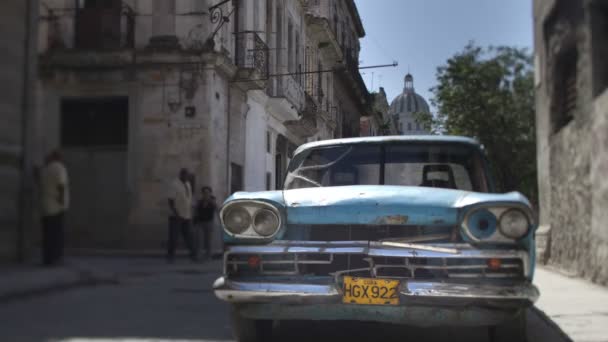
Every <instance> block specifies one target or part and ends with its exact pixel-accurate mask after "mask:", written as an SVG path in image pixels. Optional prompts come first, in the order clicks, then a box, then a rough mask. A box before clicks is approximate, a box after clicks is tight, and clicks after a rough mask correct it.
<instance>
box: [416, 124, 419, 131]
mask: <svg viewBox="0 0 608 342" xmlns="http://www.w3.org/2000/svg"><path fill="white" fill-rule="evenodd" d="M416 130H417V131H419V130H420V123H419V122H416Z"/></svg>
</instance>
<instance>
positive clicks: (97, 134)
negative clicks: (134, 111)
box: [61, 97, 129, 147]
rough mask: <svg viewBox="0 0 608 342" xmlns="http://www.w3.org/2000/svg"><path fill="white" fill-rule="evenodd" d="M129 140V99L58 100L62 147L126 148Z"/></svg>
mask: <svg viewBox="0 0 608 342" xmlns="http://www.w3.org/2000/svg"><path fill="white" fill-rule="evenodd" d="M128 140H129V98H128V97H105V98H64V99H62V100H61V145H62V146H64V147H99V146H126V145H127V143H128Z"/></svg>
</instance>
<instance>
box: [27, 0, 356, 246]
mask: <svg viewBox="0 0 608 342" xmlns="http://www.w3.org/2000/svg"><path fill="white" fill-rule="evenodd" d="M40 12H41V13H42V14H43V15H44V20H42V21H41V22H40V30H39V52H40V59H39V63H40V77H39V81H38V84H37V87H36V90H37V96H38V102H37V109H38V111H37V113H38V115H37V119H36V125H37V126H38V127H40V128H43V130H44V132H45V134H42V135H40V136H39V137H38V141H37V143H38V145H39V146H44V147H45V150H48V149H50V148H53V147H61V148H62V150H63V151H64V154H65V156H66V163H67V166H68V169H69V172H70V175H71V179H72V199H73V201H72V203H73V205H72V210H71V211H70V214H69V215H68V219H67V229H68V245H69V246H72V247H96V248H104V247H108V248H156V247H160V246H161V245H162V243H163V242H164V240H165V236H166V221H167V214H168V210H167V200H166V193H167V190H166V189H167V184H168V182H169V181H170V180H171V179H172V178H174V177H176V175H177V172H178V170H179V169H180V168H181V167H187V168H188V169H189V170H190V171H191V172H193V174H194V181H195V188H197V189H200V187H201V186H202V185H209V186H211V187H212V188H213V189H214V193H215V195H216V197H218V201H220V202H221V201H222V200H223V199H225V198H226V197H227V196H228V195H229V194H231V193H233V192H235V191H239V190H247V191H256V190H265V189H275V188H280V186H281V183H282V180H283V176H284V172H285V168H286V166H287V163H288V162H289V159H290V157H291V154H292V153H293V151H294V150H295V147H296V146H297V145H300V144H302V143H304V142H307V141H310V140H319V139H327V138H333V137H340V136H346V135H356V134H358V127H359V126H358V123H359V119H360V117H361V116H362V115H366V114H367V108H368V94H367V89H366V88H365V86H364V84H363V82H362V80H361V76H360V74H359V72H358V69H357V65H358V64H357V62H356V61H358V53H359V43H358V39H359V38H360V37H362V36H363V35H364V31H363V28H362V25H361V21H360V19H359V16H358V13H357V10H356V7H355V5H354V2H353V1H337V0H336V1H302V0H265V1H246V0H228V1H221V0H106V1H94V0H82V1H72V0H46V1H45V2H44V5H42V4H41V6H40ZM334 23H337V24H334ZM358 80H360V82H359V83H358ZM355 123H356V126H355ZM43 153H44V151H41V153H40V154H41V155H42V154H43ZM216 236H219V234H216Z"/></svg>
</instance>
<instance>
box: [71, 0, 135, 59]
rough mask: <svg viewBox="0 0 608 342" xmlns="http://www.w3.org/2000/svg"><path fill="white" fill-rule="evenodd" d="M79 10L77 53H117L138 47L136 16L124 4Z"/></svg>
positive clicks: (76, 21) (109, 3) (77, 14)
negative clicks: (111, 51)
mask: <svg viewBox="0 0 608 342" xmlns="http://www.w3.org/2000/svg"><path fill="white" fill-rule="evenodd" d="M86 4H88V2H85V6H84V7H83V8H78V9H77V10H76V17H75V25H76V26H75V28H76V34H75V37H74V38H75V41H74V47H75V48H76V49H84V50H117V49H132V48H133V47H134V46H135V12H134V11H133V9H132V8H131V7H129V6H128V5H126V4H124V3H122V1H116V0H110V1H108V4H107V6H101V5H99V4H97V5H96V6H93V5H86Z"/></svg>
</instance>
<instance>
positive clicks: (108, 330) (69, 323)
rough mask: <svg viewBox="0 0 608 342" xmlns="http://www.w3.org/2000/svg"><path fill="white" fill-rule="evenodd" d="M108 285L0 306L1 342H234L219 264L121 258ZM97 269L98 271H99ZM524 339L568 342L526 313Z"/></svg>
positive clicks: (405, 332) (434, 335)
mask: <svg viewBox="0 0 608 342" xmlns="http://www.w3.org/2000/svg"><path fill="white" fill-rule="evenodd" d="M97 262H98V263H99V264H100V265H102V266H103V265H105V267H107V268H113V269H117V270H119V271H118V275H119V278H118V279H119V280H118V281H117V282H115V283H107V284H98V285H95V286H87V287H79V288H73V289H64V290H61V291H55V292H50V293H46V294H38V295H35V296H29V297H26V298H15V299H12V300H9V301H7V302H4V303H0V340H2V341H57V342H60V341H61V342H63V341H65V342H67V341H70V342H76V341H79V342H80V341H129V342H130V341H134V342H135V341H137V342H139V341H233V338H232V336H231V330H230V322H229V319H228V306H227V305H225V304H224V303H222V302H221V301H219V300H218V299H216V298H215V296H214V295H213V292H212V291H211V284H212V282H213V280H214V279H215V278H216V277H217V275H218V274H219V262H218V261H213V262H211V263H205V264H202V265H201V264H192V263H189V262H188V261H186V260H185V259H184V260H178V262H177V263H176V264H175V265H172V266H168V265H166V264H164V262H163V261H161V260H156V259H146V260H141V261H132V260H127V261H125V262H123V261H121V260H120V259H118V260H115V261H111V262H110V263H107V262H106V261H103V260H101V261H97ZM100 267H101V266H100ZM528 329H529V333H528V334H529V340H530V341H551V342H559V341H568V340H567V339H564V338H563V337H561V336H560V335H559V333H558V332H557V331H555V329H554V328H553V327H552V326H551V325H550V324H548V323H546V322H545V321H544V320H541V319H539V317H538V315H537V314H536V313H535V312H534V310H531V313H530V315H529V328H528ZM486 334H487V333H486V330H485V329H479V328H474V329H473V328H459V329H452V328H445V329H441V328H440V329H438V328H430V329H418V328H410V327H401V326H392V325H385V324H367V323H366V324H364V323H355V322H288V323H286V322H281V324H279V327H278V330H277V332H276V334H275V339H274V340H275V341H317V342H321V341H337V340H344V341H375V340H378V338H379V337H380V336H381V337H382V340H383V341H403V338H404V336H407V338H408V340H412V341H422V340H424V341H487V335H486Z"/></svg>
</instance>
